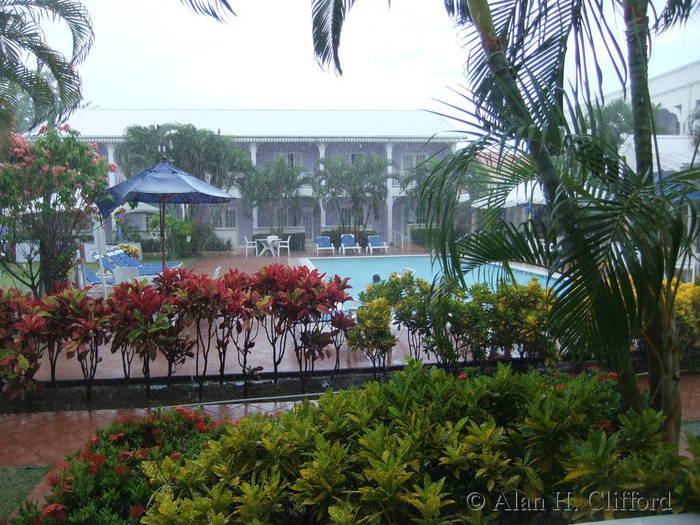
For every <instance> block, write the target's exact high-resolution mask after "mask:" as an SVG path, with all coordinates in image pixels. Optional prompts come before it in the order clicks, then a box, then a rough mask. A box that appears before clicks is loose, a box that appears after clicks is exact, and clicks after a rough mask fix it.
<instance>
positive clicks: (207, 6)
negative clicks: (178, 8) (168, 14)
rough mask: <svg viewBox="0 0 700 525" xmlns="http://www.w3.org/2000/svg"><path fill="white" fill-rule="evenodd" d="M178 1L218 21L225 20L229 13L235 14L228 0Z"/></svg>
mask: <svg viewBox="0 0 700 525" xmlns="http://www.w3.org/2000/svg"><path fill="white" fill-rule="evenodd" d="M180 2H182V3H183V4H185V5H186V6H188V7H189V8H190V9H192V10H193V11H194V12H195V13H199V14H200V15H205V16H209V17H211V18H213V19H214V20H217V21H218V22H223V21H225V20H226V17H227V16H228V15H229V14H231V15H234V16H235V15H236V13H235V11H234V10H233V8H232V7H231V4H229V2H228V0H180Z"/></svg>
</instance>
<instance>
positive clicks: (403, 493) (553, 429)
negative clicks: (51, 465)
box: [142, 363, 699, 525]
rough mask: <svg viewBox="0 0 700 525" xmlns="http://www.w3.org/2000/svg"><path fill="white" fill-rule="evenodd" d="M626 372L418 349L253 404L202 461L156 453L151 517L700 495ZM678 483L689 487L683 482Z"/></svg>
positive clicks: (483, 515)
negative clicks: (413, 357)
mask: <svg viewBox="0 0 700 525" xmlns="http://www.w3.org/2000/svg"><path fill="white" fill-rule="evenodd" d="M615 384H616V376H615V374H614V373H609V374H606V373H605V372H604V371H600V370H590V371H586V372H585V373H582V374H580V375H578V376H577V377H572V376H569V375H567V374H558V373H544V374H541V373H535V372H531V373H527V374H521V375H514V374H512V373H511V371H510V370H509V369H508V368H507V367H500V368H499V369H498V371H497V373H496V374H495V375H494V376H493V377H486V376H478V377H471V374H466V373H464V374H461V375H460V376H459V377H455V376H453V375H448V374H446V373H445V372H444V371H442V370H438V369H436V368H430V369H426V368H423V367H422V366H421V365H420V364H419V363H413V364H411V365H409V366H408V368H407V369H405V370H404V371H403V372H400V373H397V374H395V375H393V376H392V377H391V379H389V380H388V382H386V383H370V384H368V385H367V386H366V387H365V388H363V389H361V390H358V389H351V390H347V391H342V392H340V393H330V392H328V393H326V394H324V395H323V396H322V397H321V398H320V399H319V400H318V401H317V403H314V404H312V403H309V402H305V403H303V404H300V405H297V406H296V407H295V408H294V409H293V410H292V411H291V412H288V413H284V414H280V415H278V416H277V417H273V418H271V417H266V416H261V415H255V416H248V417H246V418H243V419H241V420H240V421H239V422H238V423H237V424H236V425H234V426H232V427H229V428H227V430H226V433H225V435H224V436H223V437H222V438H221V439H219V440H218V441H213V442H209V446H208V447H207V448H206V449H205V450H203V451H202V453H201V454H200V455H199V456H198V458H197V459H196V460H192V461H185V462H184V463H182V462H176V461H172V460H170V459H167V458H166V459H164V460H163V461H161V462H160V463H159V464H158V463H149V464H147V465H145V466H144V469H145V470H146V472H147V474H148V475H149V477H150V480H151V482H152V483H153V484H154V486H155V489H156V490H155V493H154V496H153V503H152V505H151V506H150V507H149V508H148V510H147V513H146V516H145V517H144V518H143V521H142V522H143V523H146V524H148V525H163V524H172V525H177V524H185V523H187V524H200V523H201V524H204V523H222V524H223V523H227V522H231V521H236V522H238V521H240V522H247V523H275V524H282V523H311V524H313V523H345V524H352V523H411V522H416V523H488V522H494V521H498V522H512V523H531V522H538V520H541V519H545V516H547V517H549V518H550V519H551V517H552V516H556V517H558V518H563V519H564V520H567V521H568V520H583V519H586V520H592V519H603V518H611V517H615V518H621V517H625V516H640V515H641V514H644V513H645V512H640V509H639V508H635V509H634V510H632V509H631V505H630V506H628V507H627V508H626V509H621V508H619V507H618V508H610V509H609V510H608V508H607V507H606V506H605V505H601V504H600V503H601V502H600V501H599V500H598V499H596V495H597V494H600V495H604V494H606V493H607V492H608V491H610V492H611V493H612V491H614V490H617V489H619V488H620V487H626V486H634V487H635V490H636V491H637V494H638V496H639V501H640V502H641V501H646V500H647V499H649V500H650V498H652V497H657V498H658V497H659V495H660V494H663V495H664V497H666V501H665V502H664V503H663V505H659V501H658V499H657V505H656V509H655V510H654V511H650V510H647V512H646V513H656V512H664V511H665V512H668V511H669V509H670V508H671V507H672V508H673V510H674V511H676V510H681V509H683V510H691V509H693V508H696V505H697V500H696V499H695V498H696V496H694V495H693V494H692V490H691V489H690V484H689V481H690V479H691V478H692V479H696V476H697V474H698V466H699V465H698V462H697V460H696V461H694V462H690V461H687V460H681V459H680V458H678V457H677V456H675V455H674V454H673V450H672V448H671V447H669V446H667V445H665V444H663V443H662V441H661V432H660V429H661V421H662V419H661V417H660V415H659V414H657V413H656V412H654V411H651V410H645V411H643V412H640V413H637V412H630V413H628V414H624V413H622V412H621V410H622V407H621V405H620V401H619V398H618V395H617V394H616V392H615V388H614V387H615ZM194 480H197V482H194V483H193V481H194ZM669 486H673V487H679V489H678V490H677V491H676V492H671V493H670V494H669V493H668V490H667V487H669ZM473 494H477V497H476V498H475V497H474V496H473ZM562 494H564V495H567V496H568V497H566V496H565V497H563V498H562ZM504 495H508V496H507V497H508V498H510V499H509V500H508V501H507V502H504V501H503V498H504V497H505V496H504ZM513 498H520V500H519V501H521V505H520V506H519V507H518V506H517V505H516V503H515V500H514V499H513ZM525 502H527V504H528V506H527V508H525ZM661 506H663V509H660V507H661ZM516 507H517V508H516ZM611 507H612V506H611Z"/></svg>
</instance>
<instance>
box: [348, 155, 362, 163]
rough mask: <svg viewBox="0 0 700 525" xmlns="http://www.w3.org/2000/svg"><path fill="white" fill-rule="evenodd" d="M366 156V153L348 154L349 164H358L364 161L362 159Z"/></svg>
mask: <svg viewBox="0 0 700 525" xmlns="http://www.w3.org/2000/svg"><path fill="white" fill-rule="evenodd" d="M364 156H365V154H364V153H348V162H349V163H350V164H355V163H356V162H359V161H360V160H362V157H364Z"/></svg>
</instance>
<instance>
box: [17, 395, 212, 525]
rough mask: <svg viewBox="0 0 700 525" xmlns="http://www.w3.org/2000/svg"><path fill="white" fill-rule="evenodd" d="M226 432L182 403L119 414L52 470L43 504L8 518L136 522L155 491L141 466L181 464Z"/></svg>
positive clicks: (51, 523) (113, 524) (49, 524)
mask: <svg viewBox="0 0 700 525" xmlns="http://www.w3.org/2000/svg"><path fill="white" fill-rule="evenodd" d="M223 432H224V430H223V428H222V424H221V423H216V422H213V421H212V420H211V419H210V418H209V417H207V416H205V415H203V414H202V413H201V412H199V411H193V410H190V409H188V408H183V407H178V408H177V409H175V410H164V411H156V412H154V413H152V414H150V415H146V416H139V417H124V418H121V419H119V420H117V421H116V422H114V423H112V424H111V425H109V426H108V427H107V428H105V429H103V430H99V431H98V432H97V434H96V435H95V436H94V437H93V438H92V439H91V440H90V441H88V442H87V443H85V445H83V447H82V448H81V449H80V450H79V451H77V452H76V453H75V454H73V455H71V456H69V457H68V458H67V463H66V465H64V467H63V468H60V469H58V470H54V471H53V472H51V473H50V474H49V482H50V484H51V492H50V493H49V495H48V496H47V498H46V504H45V505H44V506H43V507H41V508H37V507H36V506H35V505H26V506H25V507H24V508H22V509H20V512H19V514H18V516H17V518H15V519H14V520H12V521H10V523H11V524H12V525H25V524H26V525H30V524H31V525H34V524H37V523H41V524H43V525H55V524H59V523H74V524H78V523H81V524H103V525H108V524H110V525H117V524H119V525H127V524H137V523H139V522H140V519H141V517H142V516H143V514H144V513H145V511H146V507H147V505H148V502H149V500H150V497H151V494H152V491H153V489H152V484H151V482H150V480H149V478H148V477H147V476H146V475H145V474H144V472H143V470H142V465H143V464H144V463H147V462H158V463H160V462H162V461H163V459H164V458H169V460H170V461H172V462H173V464H180V463H183V462H184V461H185V459H188V458H189V459H191V458H195V457H196V456H197V454H199V452H200V451H201V450H202V449H203V448H205V447H207V446H208V442H210V441H212V440H216V439H218V438H220V437H221V436H222V435H223Z"/></svg>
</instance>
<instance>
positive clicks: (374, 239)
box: [367, 235, 389, 255]
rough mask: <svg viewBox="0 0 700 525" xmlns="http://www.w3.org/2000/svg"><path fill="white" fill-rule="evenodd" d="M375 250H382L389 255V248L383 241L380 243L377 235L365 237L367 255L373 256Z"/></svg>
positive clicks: (379, 237)
mask: <svg viewBox="0 0 700 525" xmlns="http://www.w3.org/2000/svg"><path fill="white" fill-rule="evenodd" d="M375 250H384V253H389V246H388V245H387V243H386V242H385V241H382V238H381V236H379V235H368V236H367V253H369V254H370V255H374V251H375Z"/></svg>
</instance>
